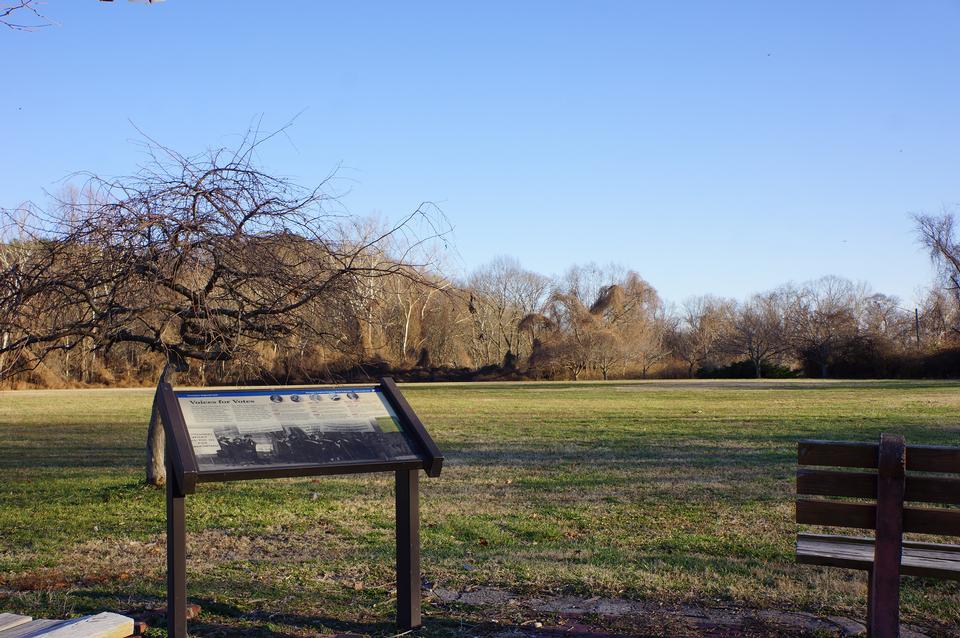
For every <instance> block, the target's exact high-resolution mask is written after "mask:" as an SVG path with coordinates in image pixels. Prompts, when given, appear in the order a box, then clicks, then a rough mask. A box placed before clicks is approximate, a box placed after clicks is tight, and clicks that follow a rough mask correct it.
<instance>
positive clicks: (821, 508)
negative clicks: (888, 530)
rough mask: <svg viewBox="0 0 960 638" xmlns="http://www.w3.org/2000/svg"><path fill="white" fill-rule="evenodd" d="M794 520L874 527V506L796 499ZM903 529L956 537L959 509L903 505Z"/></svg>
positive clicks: (806, 523)
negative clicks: (795, 517) (795, 516)
mask: <svg viewBox="0 0 960 638" xmlns="http://www.w3.org/2000/svg"><path fill="white" fill-rule="evenodd" d="M797 522H798V523H800V524H803V525H823V526H825V527H850V528H853V529H876V522H877V506H876V505H873V504H870V503H838V502H836V501H815V500H809V499H797ZM903 531H904V532H910V533H914V534H938V535H942V536H960V511H958V510H945V509H932V508H921V507H905V508H904V509H903Z"/></svg>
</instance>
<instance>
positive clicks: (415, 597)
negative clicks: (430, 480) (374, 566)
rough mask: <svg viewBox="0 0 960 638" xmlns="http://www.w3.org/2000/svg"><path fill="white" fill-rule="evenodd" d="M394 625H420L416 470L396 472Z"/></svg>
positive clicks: (418, 483) (408, 626)
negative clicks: (395, 594)
mask: <svg viewBox="0 0 960 638" xmlns="http://www.w3.org/2000/svg"><path fill="white" fill-rule="evenodd" d="M397 625H399V626H400V629H401V630H403V631H406V630H408V629H416V628H417V627H419V626H420V625H421V621H420V474H419V470H400V471H398V472H397Z"/></svg>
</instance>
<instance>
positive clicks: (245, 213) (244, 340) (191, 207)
mask: <svg viewBox="0 0 960 638" xmlns="http://www.w3.org/2000/svg"><path fill="white" fill-rule="evenodd" d="M269 137H270V136H260V135H259V134H258V133H257V132H256V131H251V132H250V134H248V136H246V137H245V138H244V139H243V141H242V142H241V143H240V144H239V145H238V146H237V147H236V148H233V149H223V148H221V149H216V150H213V151H210V152H207V153H204V154H202V155H198V156H185V155H181V154H179V153H177V152H175V151H173V150H171V149H168V148H166V147H163V146H161V145H158V144H156V143H154V142H148V143H147V144H146V150H147V152H148V153H149V157H150V160H149V161H148V162H147V164H146V165H145V166H144V167H143V168H142V169H141V170H140V171H139V172H137V173H136V174H134V175H132V176H128V177H122V178H117V179H104V178H101V177H98V176H96V175H86V176H85V177H86V178H87V184H86V186H85V188H86V190H87V191H88V192H90V193H92V194H93V195H92V197H91V198H90V199H89V200H88V201H84V202H82V203H80V204H76V203H71V202H61V203H60V204H61V205H60V206H57V207H53V208H52V209H51V210H42V209H34V210H33V211H32V216H31V218H30V219H29V220H28V222H26V223H23V222H21V223H19V224H18V225H17V226H16V227H17V228H18V229H19V231H20V232H19V236H18V237H17V238H16V240H15V241H12V242H10V243H8V244H7V246H6V247H5V252H7V253H9V254H10V255H11V257H12V258H8V259H6V260H5V261H4V269H3V271H2V272H0V333H2V334H3V335H4V338H3V342H2V343H3V345H2V348H0V355H3V356H5V357H6V359H5V361H4V368H3V370H2V371H0V374H7V375H9V374H13V373H16V372H19V371H22V370H23V369H25V368H27V367H30V366H33V365H36V362H37V361H42V360H43V359H44V358H45V357H46V356H47V355H49V354H50V353H53V352H56V351H69V350H72V349H74V348H76V347H78V346H79V345H80V344H81V343H84V342H87V343H92V344H93V347H94V349H96V350H99V351H103V352H109V351H110V350H111V349H112V348H114V347H116V346H118V345H120V344H136V345H138V346H140V347H142V348H143V349H145V350H147V351H154V352H160V353H163V355H164V356H165V357H166V358H167V359H168V360H170V361H173V362H178V363H179V362H185V361H190V360H193V361H198V362H208V363H209V362H223V361H230V362H232V363H234V364H235V365H238V366H241V367H243V366H246V367H248V368H249V369H251V370H257V369H259V368H260V367H261V362H260V356H261V353H262V349H261V345H267V344H277V343H282V342H284V341H289V340H291V339H302V338H309V339H311V340H313V341H315V342H319V343H324V344H327V345H329V346H330V347H334V348H336V347H339V346H342V345H343V339H344V334H343V332H342V330H340V329H339V326H335V325H333V324H332V323H331V322H330V321H327V320H326V319H327V317H326V312H327V309H328V308H329V307H331V306H332V305H334V304H335V303H337V300H343V299H344V298H347V299H349V298H350V297H351V296H352V295H354V294H355V291H356V290H357V289H358V287H359V286H360V284H362V283H363V282H365V281H370V280H376V279H380V278H385V277H401V278H407V279H415V280H417V281H418V282H421V283H424V284H427V285H429V282H428V281H425V280H424V281H421V273H422V272H423V271H424V269H425V267H426V264H424V263H420V262H418V261H417V256H418V255H420V254H421V253H422V250H421V249H423V248H424V247H425V246H426V245H427V244H429V243H430V242H431V241H432V240H433V239H436V238H437V237H439V236H441V235H443V234H444V233H445V232H446V228H445V227H444V226H443V225H442V224H443V219H442V216H441V215H440V214H439V213H438V211H436V209H435V208H434V207H432V206H431V205H430V204H424V205H421V206H420V207H419V208H417V209H416V210H415V211H414V212H413V213H411V214H409V215H408V216H406V217H405V218H404V219H403V220H401V221H400V223H398V224H396V225H393V226H390V227H388V228H386V229H383V230H379V231H377V232H375V233H369V232H364V230H363V229H364V226H362V225H360V224H357V223H356V222H355V220H353V219H352V218H351V217H349V216H348V215H346V214H344V212H343V210H342V209H341V208H340V207H339V206H338V202H337V200H336V198H335V197H332V196H331V195H329V194H328V190H329V181H328V180H324V181H322V182H321V183H320V184H318V185H315V186H313V187H309V188H304V187H300V186H298V185H296V184H294V183H292V182H291V181H289V180H287V179H284V178H279V177H275V176H272V175H270V174H268V173H267V172H265V171H264V170H262V169H261V168H259V167H258V166H257V165H256V163H255V162H254V155H255V151H256V150H257V148H258V147H259V146H260V145H261V144H262V143H263V142H264V141H265V140H266V139H269ZM6 218H7V224H6V226H7V227H13V221H12V220H13V217H12V212H11V211H7V215H6ZM388 240H389V243H390V248H391V250H392V251H393V252H391V253H388V252H387V251H386V244H387V243H388ZM162 450H163V445H162V428H160V427H158V425H157V424H156V419H154V423H153V426H152V427H151V432H150V435H149V444H148V456H149V462H148V479H149V480H150V481H151V482H153V483H160V482H162V481H163V464H162Z"/></svg>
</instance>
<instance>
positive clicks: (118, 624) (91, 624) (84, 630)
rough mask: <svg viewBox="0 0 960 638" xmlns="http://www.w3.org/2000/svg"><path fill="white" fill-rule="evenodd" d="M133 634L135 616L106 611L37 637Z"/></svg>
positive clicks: (118, 637)
mask: <svg viewBox="0 0 960 638" xmlns="http://www.w3.org/2000/svg"><path fill="white" fill-rule="evenodd" d="M132 635H133V618H127V617H126V616H121V615H120V614H114V613H112V612H109V611H105V612H103V613H102V614H97V615H96V616H85V617H83V618H78V619H76V620H68V621H66V622H65V623H63V624H62V625H59V626H57V627H53V628H51V629H50V630H49V631H44V632H42V633H39V634H37V638H129V636H132ZM0 638H5V637H3V636H0Z"/></svg>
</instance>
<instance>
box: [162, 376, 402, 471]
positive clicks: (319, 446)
mask: <svg viewBox="0 0 960 638" xmlns="http://www.w3.org/2000/svg"><path fill="white" fill-rule="evenodd" d="M175 396H176V399H177V403H178V405H179V408H180V412H181V413H182V415H183V421H184V424H185V425H186V429H187V433H188V435H189V438H190V443H191V444H192V446H193V452H194V455H195V457H196V461H197V469H198V470H199V471H200V472H201V473H203V472H205V471H221V470H236V469H255V468H256V469H264V470H269V469H277V468H284V467H297V466H303V465H307V466H322V465H335V464H344V463H351V462H369V461H383V462H398V461H410V460H417V459H418V458H420V456H419V454H418V452H417V449H418V448H417V445H416V442H415V440H414V438H412V436H411V434H410V432H408V431H407V428H406V426H405V425H404V422H403V421H402V420H401V419H400V418H398V417H397V414H396V412H395V411H394V409H393V407H391V405H390V403H389V402H388V401H387V398H386V397H385V396H384V394H383V391H382V389H381V388H380V387H362V388H356V387H353V388H342V389H337V388H282V389H272V390H222V391H221V390H217V391H204V390H178V391H175Z"/></svg>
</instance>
